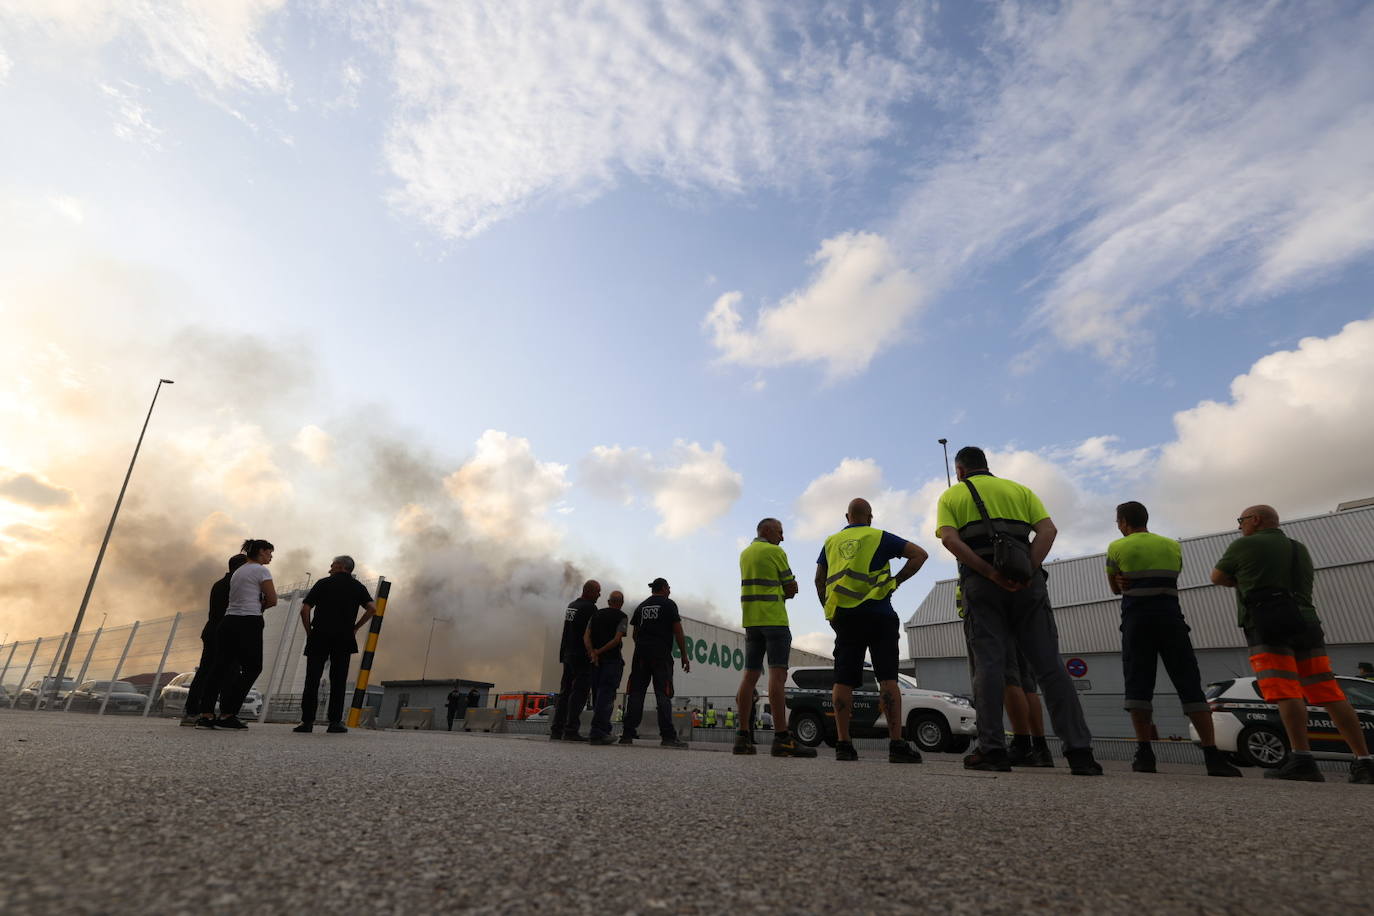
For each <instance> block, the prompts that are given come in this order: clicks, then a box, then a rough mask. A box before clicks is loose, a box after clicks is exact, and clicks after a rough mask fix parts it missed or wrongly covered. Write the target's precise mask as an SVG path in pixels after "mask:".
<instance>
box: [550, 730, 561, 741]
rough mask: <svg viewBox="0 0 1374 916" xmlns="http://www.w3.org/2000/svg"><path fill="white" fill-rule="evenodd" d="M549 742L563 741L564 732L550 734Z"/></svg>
mask: <svg viewBox="0 0 1374 916" xmlns="http://www.w3.org/2000/svg"><path fill="white" fill-rule="evenodd" d="M549 740H550V741H562V740H563V733H562V732H549Z"/></svg>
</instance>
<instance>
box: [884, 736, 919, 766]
mask: <svg viewBox="0 0 1374 916" xmlns="http://www.w3.org/2000/svg"><path fill="white" fill-rule="evenodd" d="M887 762H888V763H920V762H921V752H920V751H918V750H916V748H914V747H912V746H911V745H910V744H907V743H906V742H905V741H889V742H888V745H887Z"/></svg>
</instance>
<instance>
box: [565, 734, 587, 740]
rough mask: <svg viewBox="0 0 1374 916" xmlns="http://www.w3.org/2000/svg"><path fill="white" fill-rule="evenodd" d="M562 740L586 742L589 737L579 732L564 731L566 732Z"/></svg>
mask: <svg viewBox="0 0 1374 916" xmlns="http://www.w3.org/2000/svg"><path fill="white" fill-rule="evenodd" d="M562 740H563V741H583V742H585V741H586V740H587V738H586V736H584V735H579V734H578V733H577V732H564V733H563V738H562Z"/></svg>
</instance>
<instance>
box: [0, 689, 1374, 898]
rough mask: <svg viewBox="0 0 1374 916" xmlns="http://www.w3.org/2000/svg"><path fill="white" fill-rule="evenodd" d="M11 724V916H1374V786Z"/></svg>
mask: <svg viewBox="0 0 1374 916" xmlns="http://www.w3.org/2000/svg"><path fill="white" fill-rule="evenodd" d="M712 748H713V749H712V750H706V749H704V748H697V749H694V750H692V751H687V752H682V751H670V750H664V749H661V748H659V747H658V746H657V742H656V741H649V740H645V741H641V742H640V743H639V744H637V745H636V746H635V747H632V748H622V747H610V748H593V747H588V746H586V745H566V744H558V743H552V742H549V741H546V740H540V739H537V738H533V737H527V736H516V735H506V736H502V735H483V734H460V733H453V734H446V733H442V732H371V731H357V732H352V733H350V734H348V735H326V734H324V733H323V732H322V731H317V732H316V733H315V734H313V735H308V736H306V735H295V734H292V733H291V731H290V728H289V726H285V725H265V726H255V727H253V728H252V729H250V730H249V731H247V732H237V733H225V732H200V731H195V730H193V729H187V728H178V727H177V726H176V724H175V723H174V722H172V721H170V720H156V719H152V720H149V719H111V718H103V719H100V718H94V717H88V716H81V715H76V714H68V715H63V714H58V713H26V712H12V711H8V710H0V912H3V913H5V914H8V916H18V914H29V913H45V914H46V913H63V914H72V913H150V912H158V913H192V912H204V911H210V912H215V913H240V912H242V913H248V912H251V913H293V914H299V913H312V912H321V911H330V912H340V913H363V912H367V913H430V912H439V911H445V910H449V911H451V910H470V911H475V912H489V913H531V912H546V913H554V912H579V913H608V912H626V913H660V912H670V913H719V912H722V911H727V910H730V911H735V912H741V911H748V912H765V911H769V912H818V913H832V912H833V913H855V912H858V913H868V912H874V913H876V912H882V911H887V912H891V911H908V912H910V911H930V912H941V913H964V912H968V913H973V912H980V913H1004V912H1006V913H1013V912H1015V913H1024V912H1028V911H1041V910H1050V909H1053V910H1056V911H1059V912H1066V913H1093V914H1097V913H1139V912H1142V911H1144V912H1172V913H1183V912H1186V913H1237V914H1240V913H1246V914H1248V913H1253V912H1264V913H1266V914H1269V913H1316V912H1337V911H1341V910H1344V911H1349V912H1359V911H1363V910H1364V909H1365V908H1366V907H1367V906H1368V903H1369V900H1370V899H1371V897H1374V872H1372V871H1371V870H1370V869H1368V867H1367V858H1368V855H1367V850H1366V851H1365V852H1359V851H1358V850H1365V849H1366V846H1367V844H1366V843H1364V841H1362V840H1359V837H1362V836H1366V835H1367V834H1368V821H1369V818H1370V812H1371V811H1374V789H1371V788H1370V787H1366V786H1352V785H1349V784H1346V783H1345V782H1343V781H1336V779H1337V777H1335V776H1330V775H1329V776H1328V779H1331V780H1332V781H1331V782H1327V783H1325V784H1322V785H1312V784H1286V783H1277V784H1276V783H1275V782H1273V781H1272V780H1261V779H1260V778H1258V776H1257V773H1256V772H1255V771H1253V770H1251V771H1247V774H1246V778H1245V779H1231V780H1221V779H1209V778H1207V777H1205V776H1204V775H1202V773H1201V771H1200V769H1199V768H1197V767H1193V766H1188V765H1184V764H1175V765H1168V764H1164V765H1162V770H1163V772H1162V773H1160V774H1159V775H1155V776H1146V775H1140V774H1134V773H1131V772H1129V769H1128V767H1127V765H1125V764H1122V763H1108V764H1107V768H1108V769H1107V776H1106V777H1104V778H1100V779H1084V778H1077V777H1071V776H1070V775H1069V774H1068V771H1067V770H1066V769H1064V768H1062V767H1061V768H1058V769H1056V770H1037V771H1018V772H1016V773H1014V774H1010V775H996V774H976V773H966V772H965V771H964V770H963V769H962V768H961V767H960V766H959V761H958V758H957V757H954V756H946V755H931V756H930V757H928V759H927V762H926V763H925V764H923V765H921V766H908V767H897V766H892V765H890V764H888V763H887V762H886V758H885V755H883V754H880V753H876V752H873V751H861V753H863V754H864V757H863V759H861V760H860V761H858V762H857V763H839V762H837V761H835V760H834V759H833V758H832V757H830V756H829V754H828V752H826V751H824V750H823V751H822V755H821V757H820V759H818V760H810V761H807V760H775V759H772V758H771V757H769V756H767V754H766V748H765V753H764V754H760V755H759V756H756V757H747V758H735V757H733V756H731V755H729V754H728V753H725V752H723V749H722V747H721V746H720V745H713V746H712Z"/></svg>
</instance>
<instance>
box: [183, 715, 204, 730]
mask: <svg viewBox="0 0 1374 916" xmlns="http://www.w3.org/2000/svg"><path fill="white" fill-rule="evenodd" d="M199 718H200V717H199V716H182V717H181V722H180V723H179V724H180V725H181V727H182V728H195V727H196V721H197V720H198V719H199Z"/></svg>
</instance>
